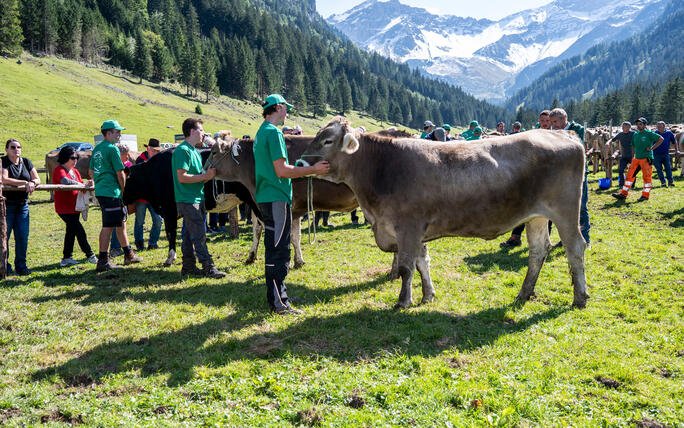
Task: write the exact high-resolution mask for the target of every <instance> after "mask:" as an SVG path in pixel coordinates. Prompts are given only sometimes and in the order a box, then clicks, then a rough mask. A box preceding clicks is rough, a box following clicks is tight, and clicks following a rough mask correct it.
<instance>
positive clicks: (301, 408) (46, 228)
mask: <svg viewBox="0 0 684 428" xmlns="http://www.w3.org/2000/svg"><path fill="white" fill-rule="evenodd" d="M41 64H42V65H41ZM20 74H21V75H23V76H24V77H23V79H22V78H21V77H20V76H19V75H20ZM0 81H1V82H2V83H1V84H0V93H1V94H2V95H3V99H4V100H5V105H4V107H3V108H2V110H0V135H2V136H3V138H5V139H6V138H9V136H17V137H18V138H19V139H20V140H22V141H23V142H24V147H26V148H27V150H26V153H25V155H26V156H28V157H30V158H32V159H35V160H36V163H37V164H39V165H42V162H39V160H40V159H41V157H42V154H43V153H44V152H45V151H47V150H48V149H50V148H54V147H56V146H57V145H58V144H59V143H61V142H63V141H67V140H69V141H78V140H81V141H91V139H92V135H93V134H95V133H96V132H97V127H98V126H99V123H100V122H101V121H102V120H103V119H105V118H109V117H118V118H119V119H120V120H121V122H122V124H123V125H124V126H127V127H128V128H129V129H131V130H132V131H133V130H135V131H134V132H136V133H137V134H138V138H139V141H143V140H142V139H145V140H146V139H147V138H148V137H149V136H153V135H157V136H158V135H161V136H162V137H163V141H168V139H169V137H171V136H172V134H173V133H175V132H177V130H178V127H179V126H180V123H181V121H182V119H183V118H184V117H186V116H189V115H192V113H193V111H194V106H195V104H196V101H194V100H186V99H184V98H183V97H181V96H177V95H172V94H168V93H167V95H162V94H161V93H160V92H159V90H158V88H156V87H155V85H153V84H148V83H147V82H146V84H145V85H142V86H141V85H137V84H136V83H130V82H128V81H127V80H126V79H122V78H121V77H120V76H115V75H109V74H107V73H106V72H104V71H103V70H100V69H94V68H85V67H83V66H81V65H78V64H75V63H71V62H68V61H62V60H58V59H52V58H51V59H35V58H28V57H25V58H24V64H22V65H17V64H14V62H11V61H6V60H0ZM104 85H106V86H104ZM112 88H114V89H112ZM119 90H121V91H127V92H130V93H131V94H135V96H136V97H138V98H144V99H146V100H148V101H146V104H145V105H144V106H142V105H140V103H141V102H142V101H140V100H139V99H134V98H131V97H129V96H127V95H122V94H121V93H120V92H118V91H119ZM75 91H76V92H75ZM176 91H178V90H177V89H176ZM181 93H184V92H181ZM151 101H154V102H151ZM157 103H163V104H164V105H163V106H161V105H159V104H157ZM230 106H233V107H234V109H232V110H231V108H232V107H230ZM203 109H204V112H205V113H206V114H207V115H211V118H210V120H208V121H207V123H208V124H209V125H208V126H206V128H207V130H210V131H214V130H215V129H219V128H229V129H233V131H234V133H235V134H243V133H251V134H253V133H254V132H255V129H256V127H257V126H258V121H257V119H258V116H257V115H258V110H257V109H256V108H255V107H254V106H249V105H245V104H244V103H242V102H238V101H234V100H228V99H223V98H222V99H221V100H220V103H214V104H211V105H209V106H204V105H203ZM352 120H353V121H354V123H355V124H366V125H370V126H369V128H370V129H373V128H372V126H373V124H372V123H369V122H363V120H366V121H367V120H368V119H360V118H358V116H355V117H354V118H352ZM292 122H293V123H300V124H302V125H304V128H305V131H307V132H313V131H315V130H316V129H317V127H318V126H319V125H320V124H321V123H322V122H324V120H317V121H314V120H308V119H300V118H297V119H296V120H292ZM167 124H170V125H174V126H175V128H166V125H167ZM374 126H376V127H378V126H379V124H375V125H374ZM596 178H598V176H596V177H594V176H592V177H590V179H596ZM656 182H657V180H656ZM676 184H677V186H678V187H676V188H660V187H656V188H655V189H654V190H653V192H652V196H651V200H650V201H648V202H645V203H637V202H636V199H637V198H638V193H639V192H638V191H637V192H632V194H631V195H630V199H629V200H628V201H627V202H626V203H620V202H616V201H615V200H614V199H613V198H612V197H610V192H608V191H598V190H597V185H596V183H592V184H590V195H589V210H590V214H591V220H592V225H593V229H592V247H591V249H589V250H588V251H587V253H586V266H587V282H588V284H589V294H590V295H591V299H590V300H589V301H588V304H587V308H586V309H583V310H577V309H574V308H573V307H572V306H571V303H572V286H571V284H570V276H569V272H568V265H567V260H566V258H565V253H564V251H563V249H562V248H554V249H552V250H551V252H550V254H549V257H548V258H547V262H546V264H545V266H544V268H543V269H542V272H541V275H540V278H539V281H538V283H537V288H536V292H537V297H536V298H534V299H533V300H531V301H530V302H528V303H527V304H525V305H522V306H516V305H514V304H513V300H514V298H515V296H516V294H517V292H518V291H519V288H520V286H521V284H522V281H523V278H524V276H525V272H526V264H527V254H528V251H527V245H526V241H525V239H524V238H523V246H522V247H518V248H515V249H513V250H511V251H504V250H501V249H500V248H499V242H500V241H501V240H503V239H505V237H501V238H500V239H497V240H493V241H484V240H478V239H442V240H438V241H435V242H432V243H430V244H429V247H430V255H431V259H432V261H431V266H432V278H433V281H434V284H435V288H436V291H437V300H436V301H435V302H434V303H431V304H427V305H415V306H414V307H412V308H410V309H408V310H402V311H396V310H394V309H393V306H394V304H395V302H396V299H397V297H398V293H399V287H400V282H399V281H391V282H390V281H388V273H389V266H390V264H391V260H392V257H391V255H390V254H385V253H383V252H381V251H380V250H378V249H377V247H376V246H375V244H374V240H373V237H372V233H371V231H370V229H369V227H368V226H364V225H359V226H354V225H352V224H351V223H350V220H349V215H348V214H335V215H332V216H331V221H332V223H333V224H334V225H335V226H334V227H331V228H323V229H319V231H318V241H317V242H316V243H314V244H309V243H308V240H307V238H306V236H304V237H303V239H302V241H303V253H304V258H305V260H306V262H307V263H306V264H305V265H304V267H302V268H301V269H298V270H293V271H291V272H290V274H289V276H288V281H287V283H288V290H289V293H290V294H291V295H293V296H296V297H297V298H298V299H299V301H298V302H297V303H296V306H297V307H298V308H300V309H303V311H304V314H303V315H301V316H298V317H279V316H276V315H272V314H270V313H269V312H268V310H267V309H268V308H267V304H266V299H265V287H264V284H263V246H262V248H261V251H260V253H259V260H258V261H257V263H255V264H254V265H244V264H243V261H244V260H245V259H246V256H247V251H248V248H249V246H250V243H251V229H250V228H248V227H247V226H246V225H244V223H243V224H242V225H241V229H240V236H239V238H238V239H228V238H227V237H226V236H224V235H222V234H217V235H211V236H210V237H209V241H210V244H209V249H210V252H211V253H212V254H213V255H214V257H215V261H216V262H217V265H218V267H219V268H221V269H222V270H226V271H228V273H229V275H228V276H227V277H226V278H224V279H222V280H213V279H186V280H182V279H181V277H180V274H179V271H180V263H179V262H177V264H176V265H174V266H173V267H171V268H164V267H162V263H163V261H164V259H165V256H166V250H167V248H166V241H165V240H164V239H163V238H162V240H161V241H160V244H161V247H162V248H160V249H159V250H154V251H145V252H143V253H141V255H142V256H143V257H144V258H145V260H144V262H143V263H142V264H140V265H136V266H134V267H127V268H125V269H123V270H121V271H117V272H114V273H104V274H100V275H96V274H95V273H94V266H93V265H85V264H82V265H77V266H73V267H68V268H59V260H60V258H61V249H62V239H63V236H64V225H63V223H62V221H61V220H60V219H59V218H58V217H57V215H56V214H55V213H54V208H53V205H52V203H51V202H49V201H48V195H47V194H46V193H42V194H35V195H34V196H32V199H31V201H32V204H31V237H30V242H29V268H31V269H33V271H34V272H33V274H31V275H30V276H28V277H12V276H11V277H9V278H8V279H6V280H5V281H3V282H1V283H0V425H7V426H35V425H39V424H43V423H45V424H51V425H53V426H60V425H67V424H71V425H83V426H103V427H104V426H107V427H108V426H192V427H195V426H289V425H299V426H318V425H320V426H399V425H401V426H405V425H416V426H457V427H460V426H566V425H571V426H635V425H636V426H654V427H655V426H683V425H684V423H683V421H684V382H683V379H684V321H683V319H684V294H683V293H682V291H683V290H684V254H683V252H682V249H683V248H684V247H683V246H682V242H684V192H682V188H684V179H682V178H681V177H680V176H679V171H677V172H676ZM640 187H641V180H640V179H639V180H637V188H638V189H639V190H640ZM90 214H91V216H92V217H91V218H89V220H88V221H87V222H85V226H86V230H87V232H88V236H89V238H90V242H91V245H93V246H96V242H97V232H98V230H99V221H100V215H99V212H98V211H97V210H93V211H91V213H90ZM132 225H133V222H132V219H131V220H129V229H132ZM148 226H149V223H148ZM131 233H132V232H131ZM551 240H552V242H553V243H555V242H557V241H558V235H557V233H556V232H555V230H554V232H553V234H552V237H551ZM76 248H77V249H76V251H75V257H78V258H83V254H82V253H80V252H79V250H78V247H76ZM10 258H13V240H12V241H11V250H10ZM117 260H118V261H121V258H119V259H117ZM414 285H415V290H414V293H417V294H416V295H414V300H415V301H419V300H420V280H419V277H418V276H416V279H415V281H414ZM658 424H661V425H658Z"/></svg>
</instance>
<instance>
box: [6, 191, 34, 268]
mask: <svg viewBox="0 0 684 428" xmlns="http://www.w3.org/2000/svg"><path fill="white" fill-rule="evenodd" d="M29 220H30V218H29V206H28V203H26V204H23V205H10V204H7V217H6V221H7V260H9V248H10V247H9V239H10V236H11V235H12V232H13V231H14V253H15V254H14V269H15V270H16V272H17V273H21V272H24V271H26V270H28V267H27V266H26V250H27V249H28V237H29V223H30V221H29ZM10 270H11V266H10V264H9V263H7V271H8V272H9V271H10Z"/></svg>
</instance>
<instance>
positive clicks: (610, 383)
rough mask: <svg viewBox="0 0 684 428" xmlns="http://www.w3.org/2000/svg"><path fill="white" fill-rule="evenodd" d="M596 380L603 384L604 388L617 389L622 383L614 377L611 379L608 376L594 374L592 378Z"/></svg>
mask: <svg viewBox="0 0 684 428" xmlns="http://www.w3.org/2000/svg"><path fill="white" fill-rule="evenodd" d="M594 379H595V380H596V382H598V383H600V384H601V385H603V386H605V387H606V388H610V389H618V388H620V387H621V386H622V384H621V383H620V382H618V381H616V380H615V379H611V378H609V377H605V376H596V377H595V378H594Z"/></svg>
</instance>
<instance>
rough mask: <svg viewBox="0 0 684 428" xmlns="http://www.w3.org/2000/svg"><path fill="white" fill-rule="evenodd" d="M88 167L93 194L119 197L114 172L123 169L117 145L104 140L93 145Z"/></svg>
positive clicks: (118, 188)
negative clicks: (90, 170)
mask: <svg viewBox="0 0 684 428" xmlns="http://www.w3.org/2000/svg"><path fill="white" fill-rule="evenodd" d="M89 168H90V169H92V170H93V182H94V183H95V196H105V197H107V198H120V197H121V187H120V186H119V180H118V178H117V177H116V173H117V172H118V171H121V170H122V169H124V164H123V162H121V152H119V148H118V147H116V146H115V145H114V144H112V143H110V142H109V141H106V140H105V141H102V142H101V143H100V144H98V145H97V146H95V148H94V149H93V154H92V156H91V157H90V166H89Z"/></svg>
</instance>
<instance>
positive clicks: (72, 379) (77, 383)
mask: <svg viewBox="0 0 684 428" xmlns="http://www.w3.org/2000/svg"><path fill="white" fill-rule="evenodd" d="M64 382H65V383H66V384H67V385H68V386H70V387H72V388H88V387H90V386H91V385H93V384H95V380H94V379H93V378H92V377H91V376H90V375H89V374H88V373H76V374H73V375H69V376H67V377H65V378H64Z"/></svg>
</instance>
